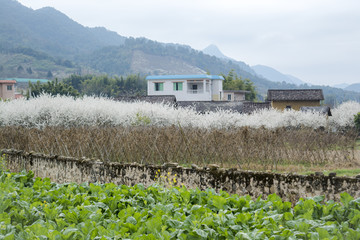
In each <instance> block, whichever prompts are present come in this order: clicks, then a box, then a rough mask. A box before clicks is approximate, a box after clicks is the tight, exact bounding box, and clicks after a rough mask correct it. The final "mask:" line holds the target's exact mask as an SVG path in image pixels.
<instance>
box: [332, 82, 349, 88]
mask: <svg viewBox="0 0 360 240" xmlns="http://www.w3.org/2000/svg"><path fill="white" fill-rule="evenodd" d="M349 85H350V84H347V83H340V84H335V85H332V87H334V88H341V89H344V88H346V87H348V86H349Z"/></svg>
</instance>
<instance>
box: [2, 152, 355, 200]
mask: <svg viewBox="0 0 360 240" xmlns="http://www.w3.org/2000/svg"><path fill="white" fill-rule="evenodd" d="M2 153H3V154H6V156H7V157H6V166H7V167H8V169H9V170H10V171H13V172H20V171H21V170H27V171H28V170H32V171H33V172H34V174H35V177H41V178H45V177H47V178H50V179H51V181H53V182H57V183H65V182H76V183H82V182H100V183H107V182H113V183H115V184H119V185H120V184H125V185H129V186H132V185H135V184H137V183H142V184H144V185H145V186H149V185H151V184H153V183H154V182H155V181H160V180H163V181H164V182H165V183H167V184H169V183H170V184H171V185H177V186H179V185H182V184H183V185H185V186H186V187H189V188H196V187H198V188H199V189H202V190H204V189H207V188H214V189H215V190H217V191H219V190H223V191H227V192H229V193H236V194H239V195H247V194H248V195H250V196H252V197H253V198H257V197H259V196H263V197H266V196H268V195H269V194H272V193H276V194H277V195H279V196H280V197H281V198H282V199H283V200H286V201H291V202H293V203H295V202H296V201H298V199H299V198H306V197H312V196H319V195H324V196H325V200H330V199H332V200H335V201H339V199H340V193H341V192H347V193H349V194H350V195H351V196H353V197H354V198H359V197H360V191H359V190H360V178H358V177H356V178H350V177H336V175H335V174H331V176H324V175H323V174H321V173H317V174H315V175H310V176H303V175H295V174H273V173H264V172H251V171H240V170H238V169H221V168H219V167H218V166H217V165H209V166H208V167H205V168H199V167H197V166H196V165H193V166H192V167H191V168H185V167H180V166H178V165H177V164H176V163H168V164H164V165H162V166H153V165H142V164H137V163H133V164H121V163H108V162H101V161H96V160H90V159H85V158H83V159H75V158H70V157H61V156H48V155H44V154H39V153H26V152H22V151H17V150H12V149H10V150H9V149H4V150H2ZM174 179H175V180H174Z"/></svg>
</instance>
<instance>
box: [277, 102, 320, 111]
mask: <svg viewBox="0 0 360 240" xmlns="http://www.w3.org/2000/svg"><path fill="white" fill-rule="evenodd" d="M271 106H272V107H273V108H275V109H278V110H284V109H285V108H286V106H291V109H294V110H297V111H299V110H300V107H304V106H309V107H316V106H320V101H319V100H318V101H272V102H271Z"/></svg>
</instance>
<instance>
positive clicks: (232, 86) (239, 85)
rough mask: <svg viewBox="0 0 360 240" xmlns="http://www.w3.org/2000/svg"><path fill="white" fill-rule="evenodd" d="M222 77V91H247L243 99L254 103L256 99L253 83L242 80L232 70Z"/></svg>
mask: <svg viewBox="0 0 360 240" xmlns="http://www.w3.org/2000/svg"><path fill="white" fill-rule="evenodd" d="M222 76H223V77H224V83H223V89H224V90H245V91H249V93H247V94H246V95H245V99H246V100H248V101H254V100H255V99H256V90H255V86H254V83H253V82H251V81H250V80H249V79H245V80H243V79H242V78H241V77H240V76H238V75H237V74H236V73H235V72H234V70H231V71H230V72H229V73H228V75H224V74H223V75H222Z"/></svg>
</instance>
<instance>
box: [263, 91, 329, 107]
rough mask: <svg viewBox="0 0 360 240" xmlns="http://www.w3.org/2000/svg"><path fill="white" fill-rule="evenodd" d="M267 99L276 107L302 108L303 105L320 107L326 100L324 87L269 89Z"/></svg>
mask: <svg viewBox="0 0 360 240" xmlns="http://www.w3.org/2000/svg"><path fill="white" fill-rule="evenodd" d="M267 100H268V101H270V102H271V106H272V107H273V108H275V109H279V110H284V109H294V110H298V111H299V110H300V108H301V107H305V106H306V107H319V106H320V104H321V101H322V100H324V95H323V91H322V89H269V90H268V95H267Z"/></svg>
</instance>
